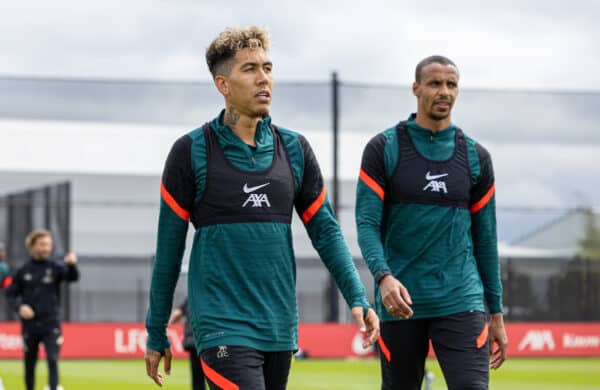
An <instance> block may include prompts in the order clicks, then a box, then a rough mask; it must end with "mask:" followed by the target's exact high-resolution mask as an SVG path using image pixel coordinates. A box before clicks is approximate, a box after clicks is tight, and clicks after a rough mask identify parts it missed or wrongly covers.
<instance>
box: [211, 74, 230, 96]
mask: <svg viewBox="0 0 600 390" xmlns="http://www.w3.org/2000/svg"><path fill="white" fill-rule="evenodd" d="M213 81H214V83H215V87H217V89H218V90H219V92H220V93H221V95H223V96H227V95H229V82H228V81H227V77H225V76H222V75H216V76H215V78H214V80H213Z"/></svg>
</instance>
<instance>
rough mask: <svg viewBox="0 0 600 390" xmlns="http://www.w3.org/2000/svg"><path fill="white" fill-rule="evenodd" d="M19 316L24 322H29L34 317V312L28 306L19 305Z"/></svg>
mask: <svg viewBox="0 0 600 390" xmlns="http://www.w3.org/2000/svg"><path fill="white" fill-rule="evenodd" d="M19 316H21V318H22V319H24V320H30V319H32V318H33V317H35V312H34V311H33V309H32V308H31V306H29V305H21V306H20V307H19Z"/></svg>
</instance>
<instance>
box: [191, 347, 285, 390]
mask: <svg viewBox="0 0 600 390" xmlns="http://www.w3.org/2000/svg"><path fill="white" fill-rule="evenodd" d="M200 362H201V364H202V370H203V371H204V375H205V376H206V379H207V382H208V386H209V387H210V389H211V390H285V388H286V385H287V380H288V375H289V373H290V364H291V362H292V351H281V352H262V351H257V350H256V349H252V348H247V347H238V346H220V347H213V348H209V349H205V350H203V351H202V352H201V353H200Z"/></svg>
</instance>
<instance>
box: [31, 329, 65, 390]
mask: <svg viewBox="0 0 600 390" xmlns="http://www.w3.org/2000/svg"><path fill="white" fill-rule="evenodd" d="M40 343H43V344H44V349H45V350H46V357H47V360H48V384H49V385H50V390H56V386H58V354H59V353H60V346H61V344H62V334H61V331H60V327H59V326H52V327H49V328H42V329H40V328H37V329H34V330H23V349H24V351H25V357H24V361H25V387H26V388H27V390H33V388H34V387H35V365H36V363H37V360H38V351H39V345H40Z"/></svg>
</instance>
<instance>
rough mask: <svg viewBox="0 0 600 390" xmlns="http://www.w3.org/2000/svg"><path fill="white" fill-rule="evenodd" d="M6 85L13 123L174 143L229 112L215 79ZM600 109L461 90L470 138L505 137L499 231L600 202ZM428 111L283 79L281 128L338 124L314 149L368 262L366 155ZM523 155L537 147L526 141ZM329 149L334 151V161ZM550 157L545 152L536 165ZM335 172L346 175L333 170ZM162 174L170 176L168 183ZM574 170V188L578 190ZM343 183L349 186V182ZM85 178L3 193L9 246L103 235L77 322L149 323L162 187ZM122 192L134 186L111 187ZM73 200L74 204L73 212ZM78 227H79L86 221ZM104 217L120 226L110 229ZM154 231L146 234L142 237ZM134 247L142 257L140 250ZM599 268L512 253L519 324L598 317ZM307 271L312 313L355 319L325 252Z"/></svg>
mask: <svg viewBox="0 0 600 390" xmlns="http://www.w3.org/2000/svg"><path fill="white" fill-rule="evenodd" d="M0 89H2V90H3V91H4V92H5V93H3V94H1V95H0V119H11V118H12V119H19V120H30V121H33V122H35V121H54V120H60V121H77V122H90V123H94V122H104V123H121V124H122V123H126V124H127V123H130V124H138V125H140V124H141V125H144V124H160V125H165V126H168V127H170V128H171V127H172V128H173V132H174V133H173V134H174V139H175V135H176V134H180V133H183V132H185V131H187V130H189V129H192V128H194V127H197V126H198V125H200V124H202V122H203V121H205V120H208V119H210V118H212V117H214V116H215V115H216V114H217V113H218V111H219V110H220V109H221V108H222V99H221V97H220V96H219V95H218V93H217V92H216V91H215V89H214V86H213V85H212V83H208V82H155V81H122V80H65V79H36V78H0ZM336 99H337V100H336ZM598 105H600V93H594V92H585V93H584V92H582V93H577V92H556V91H542V92H535V91H501V90H482V89H465V90H462V91H461V94H460V97H459V100H458V102H457V105H456V107H455V109H454V114H453V115H454V116H453V118H454V119H456V121H457V123H458V124H460V125H461V127H463V128H464V129H465V130H467V132H469V133H471V130H472V131H473V135H475V136H476V138H477V139H480V140H481V139H482V140H485V141H486V142H490V143H491V144H492V145H495V146H498V145H501V147H498V148H497V152H498V153H497V154H493V156H494V158H495V160H494V163H495V168H497V169H496V173H497V175H496V176H497V180H498V202H497V204H498V221H499V224H498V233H499V236H500V237H501V239H503V240H504V241H507V242H511V241H512V240H514V239H516V238H518V237H520V236H522V235H523V234H525V233H526V232H527V231H528V230H531V227H532V226H541V225H543V224H544V223H547V222H548V221H551V220H553V219H555V218H557V217H558V216H561V215H563V214H565V212H566V211H568V210H567V209H565V208H564V207H561V206H560V204H559V203H558V202H555V203H546V204H543V205H542V207H540V208H537V206H535V205H538V203H539V202H543V201H544V200H545V199H547V198H549V199H557V198H560V199H561V200H566V202H567V204H569V205H575V206H581V204H580V203H584V205H585V204H593V201H592V200H591V199H595V197H593V196H594V194H595V193H596V192H597V191H595V190H594V188H595V187H594V186H597V185H598V184H597V183H595V182H593V181H590V180H589V177H597V176H598V174H600V164H597V163H594V161H596V160H594V158H598V157H597V156H600V153H596V151H597V150H594V149H593V148H592V149H590V145H591V146H592V147H593V146H594V145H598V144H600V132H598V131H597V124H598V123H600V111H599V110H597V109H594V108H595V107H597V106H598ZM414 107H415V101H414V96H413V95H412V92H411V89H410V87H409V86H395V85H366V84H360V83H346V82H343V81H340V80H336V79H332V81H331V82H327V81H325V82H314V83H310V82H303V83H294V82H278V83H277V85H276V88H275V91H274V102H273V106H272V112H273V114H274V122H275V123H277V124H282V125H285V126H288V127H289V128H291V129H295V130H299V131H302V132H304V131H307V132H313V133H315V132H320V133H322V134H330V131H331V129H332V127H336V126H337V128H338V131H339V134H338V141H337V143H338V148H339V149H338V153H326V152H328V151H327V150H323V149H322V148H323V146H322V145H319V144H318V143H314V144H313V147H314V148H315V150H316V153H317V154H318V156H319V159H320V162H321V166H322V169H323V171H324V172H325V174H326V175H327V176H329V177H332V178H334V180H333V182H332V183H331V186H330V187H328V188H330V189H331V191H330V194H331V199H332V201H334V203H335V206H336V209H337V211H338V215H339V216H340V218H341V225H342V228H343V230H344V233H345V235H346V237H347V239H348V242H349V244H350V246H351V250H352V253H353V254H354V255H355V256H357V253H359V252H358V251H357V250H356V232H355V229H354V227H353V225H354V216H353V208H354V195H355V192H354V186H353V184H355V179H354V178H355V177H356V174H357V172H358V161H359V160H360V153H361V151H362V148H363V147H364V144H365V142H366V141H367V140H368V139H369V138H370V137H371V136H373V135H375V134H376V133H377V132H378V131H381V130H383V129H385V128H386V127H389V126H391V125H393V124H394V123H397V121H398V120H400V119H404V118H406V117H407V116H408V114H409V113H410V111H411V110H414ZM499 107H500V108H499ZM336 108H337V109H336ZM565 123H569V131H568V132H567V131H564V130H565V129H564V124H565ZM507 140H508V141H507ZM541 141H543V142H541ZM517 142H518V143H520V144H524V145H525V151H527V152H528V153H521V154H518V156H519V158H518V159H515V158H514V153H513V151H512V150H511V149H510V148H511V147H513V146H514V145H515V143H517ZM323 144H325V143H324V142H323ZM334 144H335V142H334ZM540 144H543V145H542V146H544V145H545V146H544V147H546V149H543V150H542V152H543V153H535V152H530V150H534V149H535V148H536V147H538V146H539V145H540ZM548 144H551V147H548ZM486 145H487V143H486ZM570 145H586V147H587V149H585V153H587V154H582V153H576V152H577V151H579V149H574V148H571V149H569V147H570ZM563 148H566V149H563ZM516 150H517V152H519V151H520V152H523V150H524V149H516ZM574 153H575V154H576V155H577V156H576V158H575V160H576V161H575V162H576V164H578V165H573V166H567V164H566V162H568V161H566V160H565V159H566V158H567V157H568V156H571V155H574ZM327 154H328V155H329V156H327V157H322V156H326V155H327ZM332 156H337V159H336V158H335V157H332ZM536 156H539V158H538V159H537V160H534V159H535V158H536ZM590 156H592V157H590ZM594 156H595V157H594ZM162 158H164V156H161V159H162ZM336 160H338V161H337V162H336ZM511 164H512V165H511ZM514 165H517V166H518V170H519V172H520V174H521V175H523V176H524V177H526V179H527V180H526V182H525V183H524V184H523V183H520V182H519V181H518V180H519V177H518V176H519V175H514V174H511V172H514ZM333 167H337V169H333V172H332V168H333ZM567 169H568V171H566V170H567ZM338 171H339V176H338ZM349 172H350V174H349ZM159 174H160V172H157V173H156V175H157V178H156V180H155V181H156V182H157V181H158V175H159ZM543 175H546V176H543ZM567 175H568V177H569V185H568V186H565V184H564V181H565V180H564V177H566V176H567ZM340 177H341V178H340ZM335 178H338V179H340V181H341V182H340V183H337V184H336V180H335ZM349 178H353V179H352V180H350V179H349ZM342 179H345V180H346V182H344V180H342ZM78 180H79V184H78V185H76V186H75V187H77V189H76V190H75V191H74V192H75V194H74V195H73V197H74V200H73V201H72V200H71V194H70V189H69V185H68V184H64V185H62V186H56V187H52V186H51V187H44V188H42V189H36V190H35V191H25V192H19V193H15V194H11V195H9V196H5V197H3V198H0V240H3V241H5V242H7V245H8V255H9V260H10V261H11V262H13V263H12V266H13V268H14V267H16V266H18V265H19V264H20V262H22V261H24V260H22V259H25V258H26V257H27V254H26V253H25V249H24V247H23V238H24V236H25V234H26V233H27V232H28V231H29V230H30V229H31V228H33V227H39V226H45V227H49V228H50V229H51V230H52V232H53V235H54V238H55V242H56V246H57V248H56V253H64V251H65V250H66V249H67V248H69V240H70V239H72V238H73V237H77V239H78V240H77V243H78V244H79V245H82V243H83V244H85V245H89V246H90V247H91V245H90V244H89V243H90V242H94V243H95V244H94V246H93V248H94V249H93V250H91V251H90V252H87V256H80V258H81V259H80V260H81V264H80V267H81V271H82V279H81V281H80V282H79V283H77V284H75V285H73V286H72V287H71V289H70V290H71V296H70V300H69V296H68V295H67V296H66V298H67V299H65V305H66V306H65V310H64V312H65V314H66V316H67V317H69V316H70V319H71V320H74V321H140V320H143V316H144V313H145V310H146V307H147V296H148V287H149V285H148V284H149V280H150V270H151V262H152V258H151V255H150V254H151V253H152V251H153V249H152V248H151V245H149V244H148V242H150V241H151V240H152V238H148V237H151V236H152V235H153V231H151V229H150V228H148V226H150V225H151V224H155V221H154V216H155V214H156V210H157V202H158V197H157V196H155V192H154V190H153V188H155V187H157V186H156V185H155V184H156V183H154V182H153V181H152V182H151V181H144V183H145V184H144V185H140V183H142V179H140V180H137V179H136V180H134V179H133V178H131V177H124V176H123V177H121V178H120V179H118V180H120V181H119V182H118V185H115V186H111V184H110V182H111V181H112V182H113V183H114V180H117V179H115V178H113V179H111V181H108V180H107V181H103V180H100V176H98V177H87V178H79V179H78ZM536 180H537V182H536ZM536 183H537V185H536ZM540 183H541V184H540ZM2 185H3V183H0V190H3V188H2ZM36 185H37V184H36ZM523 186H525V188H527V189H528V191H529V188H532V190H531V192H532V193H535V199H534V201H535V203H530V204H534V206H527V204H526V203H525V201H523V199H522V194H523V192H519V191H509V190H506V189H508V188H516V189H521V188H523ZM134 187H144V188H143V193H144V194H146V195H142V196H140V194H138V193H136V194H135V195H131V196H130V195H127V194H125V192H126V191H130V190H132V191H133V190H135V188H134ZM336 188H338V191H335V190H336ZM546 188H550V189H552V190H553V191H554V190H555V191H556V192H553V193H552V194H551V195H552V196H550V197H544V196H540V195H539V194H538V191H539V190H540V189H541V190H544V189H546ZM115 189H119V190H120V191H121V193H117V192H111V193H110V194H108V191H116V190H115ZM584 190H585V191H587V192H585V191H584ZM503 191H504V192H503ZM561 191H562V192H561ZM2 192H4V191H2ZM148 194H150V195H148ZM514 194H516V195H514ZM590 194H592V195H590ZM511 197H512V198H511ZM511 202H512V203H511ZM68 204H70V205H71V207H63V206H65V205H68ZM35 205H38V206H35ZM49 205H53V206H52V207H50V206H49ZM515 205H517V206H518V207H515ZM104 215H109V217H106V218H105V216H104ZM103 218H105V219H106V221H103ZM118 218H121V220H119V223H118V224H117V225H119V226H115V225H116V223H115V220H117V219H118ZM88 220H89V221H91V222H92V223H95V224H97V225H98V229H97V230H93V231H92V230H91V229H90V230H89V231H88V230H86V229H85V228H87V227H88V225H86V224H87V223H88V222H87V221H88ZM72 221H75V222H74V223H73V226H71V222H72ZM140 221H141V222H140ZM102 223H105V224H106V226H108V228H105V227H104V226H100V225H101V224H102ZM140 225H141V226H143V227H144V229H145V230H143V231H142V230H141V229H140V227H139V226H140ZM152 226H154V225H152ZM81 227H84V228H81ZM117 227H118V228H119V229H117ZM72 228H74V229H72ZM103 229H104V230H103ZM109 229H110V230H109ZM136 229H137V230H136ZM125 230H127V231H128V232H130V233H131V237H134V236H135V237H138V238H139V237H141V236H144V237H143V240H142V239H139V240H138V241H140V242H141V241H143V244H141V245H138V246H136V247H134V246H130V249H131V250H130V251H129V252H127V253H122V254H115V253H114V252H115V251H118V250H119V248H118V247H117V244H118V242H119V239H120V236H121V235H122V234H124V233H123V232H124V231H125ZM82 232H83V233H82ZM84 233H85V234H84ZM92 233H93V234H92ZM295 233H296V232H295ZM102 234H104V240H102V236H101V235H102ZM109 236H110V241H109V239H108V237H109ZM108 241H109V242H110V244H108V245H109V246H111V248H110V249H111V252H110V254H111V255H110V256H108V255H107V254H106V253H108V251H106V252H103V251H102V250H101V249H102V246H103V245H104V246H106V245H107V244H105V242H108ZM115 243H117V244H115ZM113 246H114V248H113ZM353 247H354V248H353ZM98 248H99V249H98ZM139 248H146V249H144V250H146V251H145V252H141V251H140V250H139ZM134 251H135V252H136V254H135V255H132V254H131V253H132V252H134ZM92 254H94V255H92ZM96 254H97V255H96ZM356 264H357V267H358V269H359V272H360V274H361V277H362V280H363V282H364V283H365V285H366V287H367V292H368V293H369V297H370V299H371V300H372V299H373V297H372V295H373V289H372V277H371V276H370V275H369V273H368V271H367V269H366V267H365V265H364V262H363V261H362V260H361V259H358V258H357V259H356ZM598 264H599V263H598V262H594V261H592V260H584V259H569V258H565V259H555V258H553V259H521V258H510V259H503V261H502V275H503V281H504V292H505V297H504V298H505V299H504V302H505V308H506V312H507V319H509V320H515V321H536V320H553V321H554V320H556V321H589V320H598V319H599V314H598V312H599V309H598V308H599V307H600V303H599V298H598V296H599V289H600V283H599V280H598V278H599V277H598V274H599V270H598ZM297 274H298V284H297V290H298V303H299V310H300V319H301V320H302V321H325V320H327V319H331V318H338V319H340V318H341V319H344V318H346V319H347V318H348V316H347V310H346V309H344V307H343V304H340V300H339V295H338V294H331V281H330V280H329V278H328V274H327V271H326V269H325V267H324V266H323V265H322V264H321V262H320V261H319V260H318V259H316V258H315V257H314V256H313V257H310V256H308V255H305V254H304V253H302V255H301V256H300V258H299V259H298V273H297ZM185 290H186V283H185V276H183V277H182V278H181V280H180V283H179V285H178V287H177V292H176V300H180V299H183V296H184V295H185ZM338 305H339V308H340V313H339V314H338V313H337V306H338ZM4 306H5V304H4V302H3V298H2V297H0V319H2V317H1V316H3V315H4V316H5V317H7V316H10V315H11V314H10V313H7V310H6V309H3V307H4ZM13 318H14V317H13Z"/></svg>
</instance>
